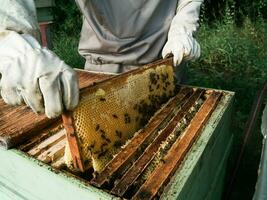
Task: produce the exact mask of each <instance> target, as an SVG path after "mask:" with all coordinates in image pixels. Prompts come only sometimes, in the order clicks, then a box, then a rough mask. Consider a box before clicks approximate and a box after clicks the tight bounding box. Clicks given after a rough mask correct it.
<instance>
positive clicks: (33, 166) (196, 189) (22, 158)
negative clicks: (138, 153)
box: [0, 73, 234, 200]
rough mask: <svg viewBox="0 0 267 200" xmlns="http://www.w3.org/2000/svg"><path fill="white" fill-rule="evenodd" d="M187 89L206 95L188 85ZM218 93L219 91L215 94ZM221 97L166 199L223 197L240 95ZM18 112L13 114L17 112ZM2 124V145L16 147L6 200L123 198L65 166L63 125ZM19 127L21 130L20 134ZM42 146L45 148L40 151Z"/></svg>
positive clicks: (5, 155) (4, 168)
mask: <svg viewBox="0 0 267 200" xmlns="http://www.w3.org/2000/svg"><path fill="white" fill-rule="evenodd" d="M82 77H83V78H85V77H86V78H88V77H91V78H92V79H91V81H89V82H87V83H85V82H83V81H82V82H83V86H84V87H86V86H88V85H89V84H91V83H92V80H94V81H95V80H100V79H103V78H105V77H103V76H101V75H93V74H86V73H85V74H83V73H82ZM83 78H81V79H83ZM94 81H93V82H94ZM184 88H185V89H186V90H192V89H193V90H194V91H198V90H201V91H203V90H202V89H198V88H192V87H187V86H185V87H184ZM209 91H210V90H208V89H204V92H205V93H206V92H208V93H209ZM180 92H181V90H180ZM180 92H179V93H180ZM212 92H217V91H216V90H212ZM218 92H219V93H223V96H221V97H220V100H219V102H218V104H217V106H216V107H215V108H214V110H213V111H212V112H211V114H210V117H209V118H208V119H207V121H206V122H205V126H204V127H201V128H200V132H199V134H198V136H197V138H196V139H195V140H194V142H193V143H192V144H191V146H190V148H189V149H188V150H187V151H186V152H187V153H186V154H185V155H184V157H183V159H182V160H181V161H182V162H181V163H180V164H179V166H178V167H177V169H176V170H174V171H173V172H172V173H171V174H172V175H171V178H170V180H169V182H168V183H166V184H165V185H164V187H163V188H161V197H160V198H162V199H219V198H220V197H221V194H222V190H223V181H224V178H223V177H224V175H225V168H226V163H227V157H228V155H229V150H230V147H231V143H232V134H231V132H230V130H229V124H230V119H231V110H232V101H233V96H234V94H233V93H232V92H228V91H218ZM8 109H10V110H11V111H12V110H13V109H14V108H7V107H5V109H2V110H0V112H1V111H2V113H3V114H4V115H2V116H1V120H2V122H3V120H6V121H5V122H7V120H8V119H9V118H10V117H8V116H10V114H9V111H8ZM20 109H21V110H24V109H25V108H23V107H21V108H20ZM4 110H5V112H4ZM17 111H18V110H16V112H17ZM16 112H15V111H14V110H13V113H16ZM19 112H21V111H19ZM23 112H25V113H23V114H22V115H23V116H25V115H26V116H28V114H29V113H30V112H28V111H23ZM19 116H20V115H18V117H19ZM42 119H43V118H42V116H40V118H39V117H37V118H34V120H36V121H37V122H39V121H41V122H42ZM1 120H0V130H6V132H5V133H7V134H3V132H2V134H1V132H0V135H1V140H2V142H3V143H4V144H9V145H10V144H12V145H13V146H12V147H15V148H14V149H11V150H8V151H7V150H5V149H4V148H0V159H1V166H0V199H1V200H2V199H3V200H10V199H12V200H13V199H24V200H25V199H32V200H33V199H34V200H35V199H41V200H42V199H43V200H45V199H52V200H53V199H55V200H58V199H73V198H75V199H82V200H83V199H120V198H119V197H117V196H116V195H114V191H115V189H114V190H113V191H107V190H102V189H99V188H97V187H95V186H93V185H94V181H91V182H90V181H89V179H91V178H92V177H90V175H88V174H87V175H79V174H70V173H69V172H68V171H66V169H65V168H64V165H63V164H62V163H61V162H60V160H61V159H62V154H61V152H62V150H61V149H62V146H60V144H61V143H62V142H61V141H63V140H65V137H62V123H61V122H58V121H57V120H56V121H49V120H48V121H46V120H47V119H44V122H45V123H44V125H42V126H39V125H38V123H37V125H38V126H39V127H38V126H37V128H33V129H32V130H34V131H31V128H28V129H20V128H19V127H17V125H14V126H13V128H10V127H12V126H11V125H10V126H9V128H6V127H5V126H4V124H5V123H2V124H1ZM9 124H11V123H9ZM196 124H197V125H199V124H198V123H196ZM14 127H15V128H16V131H14V130H15V128H14ZM12 130H13V131H12ZM51 135H52V136H51ZM6 141H11V142H10V143H8V142H6ZM20 141H21V142H20ZM41 144H42V145H43V147H42V145H41ZM38 146H39V149H38V148H36V147H38ZM6 147H11V146H6ZM33 150H36V151H33ZM52 150H54V151H52ZM38 151H39V152H38ZM51 152H52V153H51ZM30 153H32V156H31V155H30ZM43 156H44V157H43ZM43 158H44V159H43ZM40 160H42V161H40ZM45 163H47V164H45ZM62 167H63V168H62ZM88 173H90V172H88ZM203 182H205V184H203ZM48 191H49V192H48ZM112 193H113V194H112Z"/></svg>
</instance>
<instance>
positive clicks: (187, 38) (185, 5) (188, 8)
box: [162, 0, 203, 66]
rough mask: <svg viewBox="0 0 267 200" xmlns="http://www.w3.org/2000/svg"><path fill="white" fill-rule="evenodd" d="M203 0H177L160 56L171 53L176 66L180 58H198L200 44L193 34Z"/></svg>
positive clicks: (196, 26) (180, 60)
mask: <svg viewBox="0 0 267 200" xmlns="http://www.w3.org/2000/svg"><path fill="white" fill-rule="evenodd" d="M202 2H203V0H179V2H178V7H177V12H176V15H175V16H174V18H173V20H172V23H171V26H170V29H169V32H168V40H167V42H166V44H165V46H164V47H163V50H162V57H163V58H165V57H167V56H168V55H170V54H173V64H174V66H178V65H179V64H180V63H181V62H182V60H192V59H196V58H199V56H200V46H199V44H198V42H197V41H196V39H195V38H194V36H193V34H194V33H195V32H196V30H197V28H198V26H199V25H198V20H199V12H200V6H201V4H202Z"/></svg>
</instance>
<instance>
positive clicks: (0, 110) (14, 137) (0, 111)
mask: <svg viewBox="0 0 267 200" xmlns="http://www.w3.org/2000/svg"><path fill="white" fill-rule="evenodd" d="M77 72H78V75H79V85H80V89H83V88H85V87H87V86H89V85H91V84H93V83H94V82H97V81H100V80H103V79H106V78H107V77H110V75H105V74H96V73H89V72H86V71H82V70H77ZM58 120H60V119H53V120H51V119H48V118H47V117H46V116H45V115H37V114H35V113H33V112H32V111H31V109H30V108H28V107H27V106H25V105H22V106H17V107H12V106H9V105H6V104H5V103H4V101H3V100H2V99H0V146H3V147H4V148H6V149H8V148H12V147H14V146H16V145H18V144H20V143H22V142H23V141H25V140H26V139H29V138H30V137H31V136H33V135H34V134H35V133H37V132H40V131H41V130H42V129H44V128H46V127H47V126H49V125H51V126H52V124H53V123H56V122H57V121H58Z"/></svg>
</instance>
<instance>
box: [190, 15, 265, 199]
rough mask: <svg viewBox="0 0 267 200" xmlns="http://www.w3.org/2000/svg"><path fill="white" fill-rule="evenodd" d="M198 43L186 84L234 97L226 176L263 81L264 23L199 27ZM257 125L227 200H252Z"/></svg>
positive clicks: (258, 143) (257, 154)
mask: <svg viewBox="0 0 267 200" xmlns="http://www.w3.org/2000/svg"><path fill="white" fill-rule="evenodd" d="M198 40H199V42H200V44H201V47H202V56H201V58H200V59H199V60H197V61H195V62H192V63H191V64H190V68H189V73H190V75H189V77H190V78H189V81H190V82H189V84H191V85H197V86H201V87H209V88H218V89H223V90H231V91H234V92H235V93H236V97H235V98H236V99H235V106H234V109H235V110H234V113H233V120H232V127H231V130H232V131H233V134H234V136H235V139H234V145H233V151H232V153H231V157H230V167H229V169H228V174H230V173H231V170H232V167H233V164H234V161H235V160H236V158H237V153H238V151H239V149H240V145H241V141H242V139H243V135H242V133H243V131H244V127H245V122H246V120H247V118H248V114H249V111H250V109H251V106H252V103H253V100H254V98H255V95H256V92H257V91H258V90H259V88H260V86H261V85H262V84H263V82H264V81H266V80H267V23H266V22H264V21H263V20H259V21H258V22H255V23H251V22H250V21H249V20H246V21H245V22H244V25H243V27H241V28H237V27H236V26H234V24H233V23H231V21H229V20H228V21H227V22H223V23H217V24H215V25H213V26H208V25H206V24H202V27H201V28H200V31H199V34H198ZM259 121H260V120H258V124H257V126H256V129H255V131H254V132H253V135H252V137H251V138H250V140H249V143H248V145H247V146H246V149H245V154H244V159H243V160H242V162H241V167H240V169H239V173H238V176H237V182H236V184H235V187H234V189H233V193H232V196H231V199H252V195H253V193H254V187H255V182H256V178H257V168H258V162H259V158H260V152H261V134H260V129H259V126H260V124H259Z"/></svg>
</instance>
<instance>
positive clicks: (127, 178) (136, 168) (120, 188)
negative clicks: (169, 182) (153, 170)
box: [111, 90, 204, 197]
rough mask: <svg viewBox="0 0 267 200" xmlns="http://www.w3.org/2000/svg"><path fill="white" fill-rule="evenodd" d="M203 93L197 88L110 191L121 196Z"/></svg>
mask: <svg viewBox="0 0 267 200" xmlns="http://www.w3.org/2000/svg"><path fill="white" fill-rule="evenodd" d="M203 93H204V90H197V91H196V92H195V93H194V94H193V95H192V96H191V97H190V98H188V100H187V102H186V103H185V104H184V105H183V106H182V107H181V109H180V110H179V112H178V113H177V114H176V115H175V117H174V118H173V119H171V121H170V122H169V124H168V125H167V126H166V127H165V128H164V129H163V130H162V131H161V132H160V133H159V135H158V136H157V137H156V138H155V140H154V141H153V142H152V143H151V144H150V145H149V146H148V147H147V149H146V150H145V151H144V153H143V154H142V155H141V156H140V157H139V158H138V160H137V161H136V162H135V163H134V164H133V165H132V166H131V168H130V169H129V170H128V171H127V172H126V173H125V174H124V175H123V177H122V178H121V179H120V180H119V181H116V184H115V186H114V187H113V189H112V191H111V193H112V194H115V195H118V196H121V197H122V196H123V195H124V193H125V192H126V191H127V189H128V188H129V187H130V186H131V185H132V184H133V183H134V182H135V181H136V180H137V179H138V177H139V176H140V175H141V173H142V172H143V171H144V170H145V169H146V167H147V166H148V165H149V164H150V162H151V161H152V160H153V158H154V157H155V155H156V152H157V150H158V148H159V147H160V145H161V143H162V142H163V141H165V140H166V139H167V138H168V136H169V135H170V134H171V133H172V132H173V131H174V130H175V129H176V127H177V124H178V122H179V121H180V120H181V119H182V118H183V117H184V116H185V115H186V114H187V113H188V112H189V109H190V108H191V107H192V106H193V105H194V104H195V102H196V101H197V100H198V99H199V98H200V96H201V95H202V94H203Z"/></svg>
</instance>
